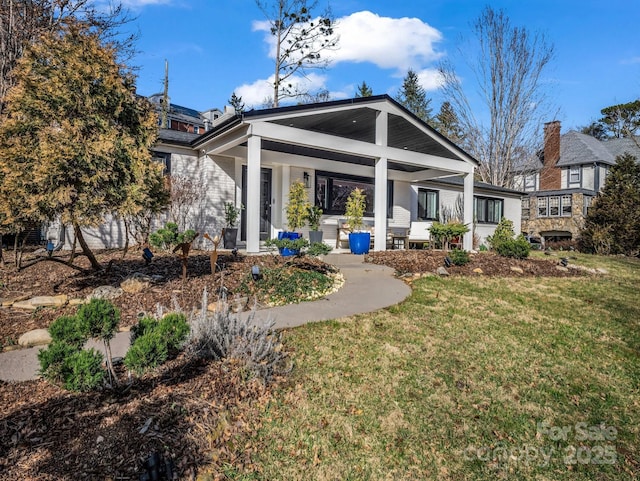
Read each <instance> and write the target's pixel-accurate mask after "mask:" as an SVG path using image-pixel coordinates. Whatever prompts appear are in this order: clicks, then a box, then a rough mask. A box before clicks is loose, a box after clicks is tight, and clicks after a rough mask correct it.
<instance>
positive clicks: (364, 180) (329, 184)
mask: <svg viewBox="0 0 640 481" xmlns="http://www.w3.org/2000/svg"><path fill="white" fill-rule="evenodd" d="M314 177H315V182H314V196H313V197H314V199H315V205H316V206H318V207H320V208H321V209H322V210H323V214H325V215H344V210H341V211H340V210H335V209H331V208H328V207H327V206H331V205H332V204H333V198H332V194H333V182H334V181H335V180H343V181H346V182H354V183H359V184H366V185H369V186H371V187H373V191H374V195H375V179H374V178H373V177H362V176H359V175H351V174H341V173H338V172H329V171H325V170H316V172H315V176H314ZM325 180H326V184H325V186H324V187H325V196H327V197H325V199H324V201H325V202H324V205H323V203H322V202H321V198H320V197H319V195H318V192H319V190H320V186H321V184H324V181H325ZM393 191H394V184H393V180H387V218H389V219H392V218H393V203H394V199H393ZM372 204H375V199H374V201H373V202H372ZM374 208H375V205H367V210H366V211H365V213H364V215H365V217H373V216H374V212H373V209H374Z"/></svg>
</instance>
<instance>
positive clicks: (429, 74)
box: [416, 68, 444, 92]
mask: <svg viewBox="0 0 640 481" xmlns="http://www.w3.org/2000/svg"><path fill="white" fill-rule="evenodd" d="M416 73H417V74H418V82H419V83H420V85H422V87H423V88H424V89H425V90H426V91H427V92H431V91H434V90H438V89H439V88H440V87H442V84H443V83H444V78H443V77H442V75H440V72H438V70H437V69H435V68H426V69H423V70H420V71H418V72H416Z"/></svg>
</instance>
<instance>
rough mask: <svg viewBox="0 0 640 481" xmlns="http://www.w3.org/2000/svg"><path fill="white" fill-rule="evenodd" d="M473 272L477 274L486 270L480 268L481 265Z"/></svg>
mask: <svg viewBox="0 0 640 481" xmlns="http://www.w3.org/2000/svg"><path fill="white" fill-rule="evenodd" d="M473 272H475V273H476V274H484V271H483V270H482V269H480V268H479V267H476V268H475V269H474V270H473Z"/></svg>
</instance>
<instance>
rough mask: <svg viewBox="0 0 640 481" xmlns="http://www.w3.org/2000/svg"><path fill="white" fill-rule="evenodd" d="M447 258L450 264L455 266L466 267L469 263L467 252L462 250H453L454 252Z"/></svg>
mask: <svg viewBox="0 0 640 481" xmlns="http://www.w3.org/2000/svg"><path fill="white" fill-rule="evenodd" d="M449 258H450V259H451V262H452V263H453V265H455V266H464V265H467V264H468V263H469V261H470V260H471V259H470V258H469V253H468V252H467V251H465V250H462V249H454V250H452V251H451V252H450V253H449Z"/></svg>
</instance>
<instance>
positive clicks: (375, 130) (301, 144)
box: [192, 95, 478, 180]
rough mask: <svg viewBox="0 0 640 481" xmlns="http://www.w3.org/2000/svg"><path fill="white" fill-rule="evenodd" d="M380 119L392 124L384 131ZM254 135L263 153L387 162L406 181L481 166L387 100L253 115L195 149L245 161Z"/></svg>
mask: <svg viewBox="0 0 640 481" xmlns="http://www.w3.org/2000/svg"><path fill="white" fill-rule="evenodd" d="M380 113H384V114H385V118H386V119H387V121H386V125H384V126H381V125H380V123H379V121H378V117H379V114H380ZM380 129H382V130H383V131H385V136H386V139H385V141H384V142H380V137H379V135H380ZM250 135H258V136H260V137H261V138H262V149H263V151H267V152H269V151H270V152H274V153H277V154H285V155H286V154H290V155H293V156H300V157H308V158H316V159H325V160H329V161H336V162H345V163H349V164H356V165H360V166H367V167H373V166H374V165H375V162H376V159H378V158H381V157H385V158H387V159H388V168H389V170H392V171H397V172H399V173H403V174H404V175H405V177H406V180H424V179H426V178H435V177H440V176H443V175H458V174H460V173H468V172H470V171H471V170H472V169H473V167H475V166H476V165H478V162H477V161H476V160H475V159H474V158H472V157H471V156H470V155H469V154H467V153H466V152H464V151H463V150H462V149H461V148H459V147H458V146H456V145H455V144H453V143H452V142H450V141H449V140H448V139H447V138H445V137H444V136H442V135H440V134H439V133H438V132H436V131H435V130H434V129H432V128H431V127H429V126H428V125H427V124H426V123H425V122H423V121H422V120H420V119H419V118H418V117H416V116H415V115H413V114H412V113H411V112H409V111H408V110H407V109H405V108H404V107H403V106H402V105H400V104H399V103H398V102H396V101H395V100H393V99H392V98H391V97H389V96H388V95H379V96H373V97H363V98H355V99H348V100H338V101H332V102H324V103H317V104H306V105H296V106H287V107H279V108H274V109H265V110H251V111H249V112H245V113H243V114H240V115H235V116H232V117H230V118H228V119H227V120H226V121H224V122H222V123H221V124H218V125H216V126H215V127H214V128H213V129H212V130H210V131H209V132H206V133H204V134H203V135H201V136H200V137H198V138H197V139H195V140H194V141H193V142H192V146H193V147H194V148H198V149H203V150H204V151H205V152H206V153H207V154H209V155H225V154H226V155H236V156H244V155H243V152H244V150H245V149H246V141H247V138H248V137H249V136H250ZM377 136H378V137H377ZM427 171H429V174H428V175H426V176H425V173H426V172H427ZM416 173H422V175H421V176H418V177H416V175H415V174H416ZM413 177H416V178H415V179H414V178H413Z"/></svg>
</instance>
